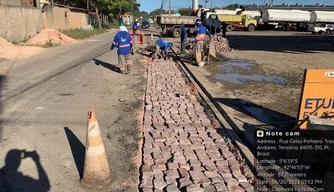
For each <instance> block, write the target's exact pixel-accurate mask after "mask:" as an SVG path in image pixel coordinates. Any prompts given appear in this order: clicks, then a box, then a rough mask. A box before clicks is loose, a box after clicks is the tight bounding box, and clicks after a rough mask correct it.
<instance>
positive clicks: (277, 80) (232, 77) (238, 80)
mask: <svg viewBox="0 0 334 192" xmlns="http://www.w3.org/2000/svg"><path fill="white" fill-rule="evenodd" d="M215 79H216V80H218V81H225V82H229V83H234V84H247V83H249V82H250V81H258V82H265V83H274V84H280V85H286V84H287V82H288V81H287V79H286V78H284V77H278V76H266V75H261V74H251V75H241V74H238V73H227V74H216V75H215Z"/></svg>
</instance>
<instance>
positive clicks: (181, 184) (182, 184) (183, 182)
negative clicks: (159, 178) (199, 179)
mask: <svg viewBox="0 0 334 192" xmlns="http://www.w3.org/2000/svg"><path fill="white" fill-rule="evenodd" d="M178 184H179V188H180V189H181V188H183V187H186V186H188V185H191V184H193V183H192V181H191V180H190V178H188V177H183V178H181V179H179V181H178Z"/></svg>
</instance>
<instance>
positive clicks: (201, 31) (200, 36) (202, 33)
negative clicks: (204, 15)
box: [195, 24, 211, 42]
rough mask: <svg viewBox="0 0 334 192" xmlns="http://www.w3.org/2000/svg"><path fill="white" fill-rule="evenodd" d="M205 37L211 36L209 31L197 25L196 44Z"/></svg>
mask: <svg viewBox="0 0 334 192" xmlns="http://www.w3.org/2000/svg"><path fill="white" fill-rule="evenodd" d="M206 35H209V36H211V33H210V31H209V30H208V29H207V28H206V27H205V26H204V25H202V24H198V25H197V29H196V31H195V37H196V38H195V39H196V42H197V41H204V39H205V36H206Z"/></svg>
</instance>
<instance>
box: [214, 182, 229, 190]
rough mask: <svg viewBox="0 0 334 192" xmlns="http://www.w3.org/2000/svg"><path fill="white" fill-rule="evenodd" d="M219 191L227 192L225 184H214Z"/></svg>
mask: <svg viewBox="0 0 334 192" xmlns="http://www.w3.org/2000/svg"><path fill="white" fill-rule="evenodd" d="M214 186H215V188H216V190H217V191H227V190H228V189H227V186H226V185H225V184H224V183H215V184H214Z"/></svg>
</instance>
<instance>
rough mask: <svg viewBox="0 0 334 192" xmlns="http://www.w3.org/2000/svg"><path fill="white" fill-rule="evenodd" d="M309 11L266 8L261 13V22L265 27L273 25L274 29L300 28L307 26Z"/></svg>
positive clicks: (303, 29)
mask: <svg viewBox="0 0 334 192" xmlns="http://www.w3.org/2000/svg"><path fill="white" fill-rule="evenodd" d="M310 18H311V16H310V12H308V11H303V10H281V9H267V10H265V11H264V12H263V14H262V22H263V24H264V25H265V26H267V28H269V27H270V26H274V28H275V29H278V28H280V29H283V30H287V31H288V30H290V29H293V28H294V29H295V30H302V31H305V30H307V28H308V24H309V21H310Z"/></svg>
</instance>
